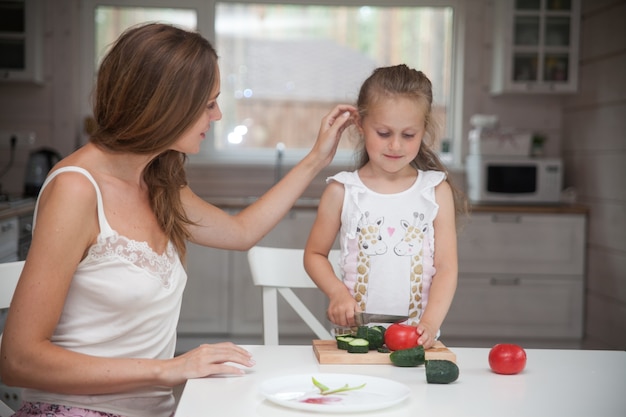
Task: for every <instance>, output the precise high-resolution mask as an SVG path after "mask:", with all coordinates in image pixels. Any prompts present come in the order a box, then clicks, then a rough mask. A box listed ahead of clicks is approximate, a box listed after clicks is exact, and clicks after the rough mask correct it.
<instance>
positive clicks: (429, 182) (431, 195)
mask: <svg viewBox="0 0 626 417" xmlns="http://www.w3.org/2000/svg"><path fill="white" fill-rule="evenodd" d="M419 175H420V176H421V177H422V180H421V189H422V191H421V193H422V195H423V196H424V199H425V200H426V201H427V202H428V204H429V205H430V210H429V211H430V213H432V220H431V221H433V220H434V219H435V217H437V213H438V212H439V204H437V200H436V199H435V187H437V186H438V185H439V184H441V183H442V182H443V181H444V180H445V179H446V173H445V172H442V171H419ZM428 241H429V243H430V245H431V246H430V247H431V248H433V247H434V245H435V235H434V233H433V231H432V228H431V230H430V233H428Z"/></svg>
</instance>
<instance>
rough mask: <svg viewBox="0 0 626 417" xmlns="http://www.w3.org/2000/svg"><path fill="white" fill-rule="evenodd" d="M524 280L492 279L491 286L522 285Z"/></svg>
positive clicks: (515, 278) (516, 278) (517, 278)
mask: <svg viewBox="0 0 626 417" xmlns="http://www.w3.org/2000/svg"><path fill="white" fill-rule="evenodd" d="M521 282H522V280H521V279H520V278H519V277H514V278H510V277H498V278H496V277H491V280H490V281H489V283H490V284H491V285H520V283H521Z"/></svg>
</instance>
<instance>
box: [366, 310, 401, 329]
mask: <svg viewBox="0 0 626 417" xmlns="http://www.w3.org/2000/svg"><path fill="white" fill-rule="evenodd" d="M408 318H409V316H395V315H392V314H376V313H363V312H357V313H354V321H355V322H356V325H357V326H364V325H366V324H368V323H397V322H401V321H405V320H408Z"/></svg>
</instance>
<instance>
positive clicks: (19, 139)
mask: <svg viewBox="0 0 626 417" xmlns="http://www.w3.org/2000/svg"><path fill="white" fill-rule="evenodd" d="M13 137H15V139H16V142H15V146H16V147H17V148H30V147H32V146H33V145H34V144H35V138H36V135H35V132H24V131H22V132H18V131H9V130H3V131H0V148H1V149H10V148H11V139H12V138H13Z"/></svg>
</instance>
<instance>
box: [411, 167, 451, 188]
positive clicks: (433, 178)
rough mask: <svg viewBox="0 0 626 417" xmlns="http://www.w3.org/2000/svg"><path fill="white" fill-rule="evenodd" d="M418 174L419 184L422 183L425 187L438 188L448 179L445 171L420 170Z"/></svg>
mask: <svg viewBox="0 0 626 417" xmlns="http://www.w3.org/2000/svg"><path fill="white" fill-rule="evenodd" d="M418 172H419V174H418V176H419V177H420V178H419V181H418V182H419V183H421V184H422V186H424V187H436V186H438V185H439V184H441V183H442V182H445V180H446V178H447V175H446V173H445V172H443V171H434V170H429V171H422V170H419V171H418Z"/></svg>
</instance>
